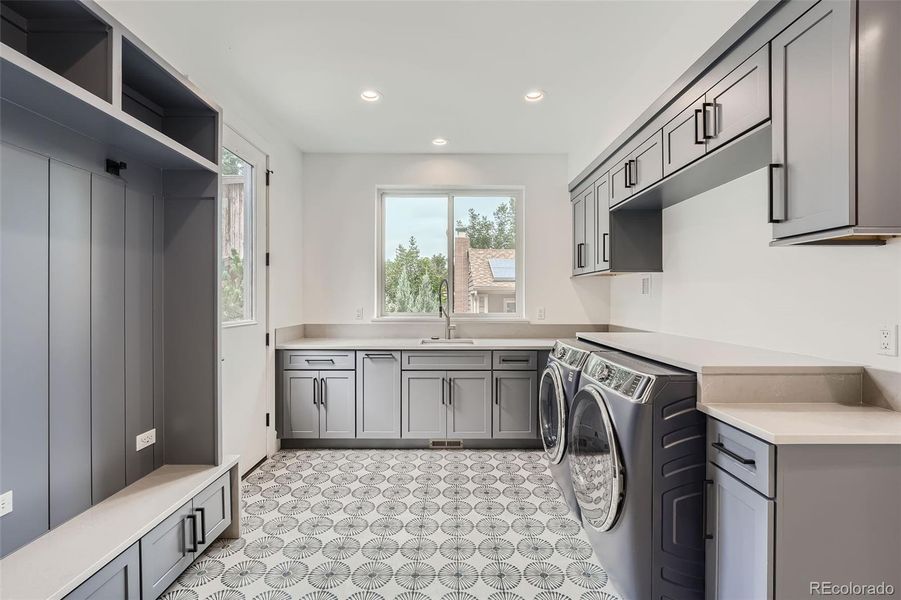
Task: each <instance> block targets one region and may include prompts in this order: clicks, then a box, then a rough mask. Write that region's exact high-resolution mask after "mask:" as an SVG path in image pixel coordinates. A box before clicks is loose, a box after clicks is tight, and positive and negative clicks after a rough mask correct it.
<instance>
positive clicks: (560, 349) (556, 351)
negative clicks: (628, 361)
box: [538, 340, 598, 518]
mask: <svg viewBox="0 0 901 600" xmlns="http://www.w3.org/2000/svg"><path fill="white" fill-rule="evenodd" d="M595 350H598V347H597V346H594V345H592V344H588V343H585V342H582V341H579V340H557V341H556V342H555V343H554V348H553V350H551V353H550V355H549V356H548V359H547V366H546V367H545V369H544V372H543V373H542V374H541V382H540V383H539V385H538V421H539V424H540V426H541V441H542V443H543V444H544V452H545V454H546V456H547V460H548V466H549V467H550V471H551V475H553V477H554V481H556V482H557V486H558V487H559V488H560V491H561V492H563V498H564V500H565V501H566V504H567V505H568V506H569V509H570V512H571V513H572V514H573V515H574V516H576V517H577V518H578V516H579V505H578V503H577V502H576V497H575V494H574V493H573V487H572V481H571V480H570V470H569V461H568V459H567V456H566V441H567V431H568V423H569V416H570V414H571V410H570V409H571V407H572V401H573V398H574V397H575V395H576V392H577V391H578V389H579V376H580V374H581V370H582V365H584V364H585V361H586V360H587V359H588V356H589V355H590V354H591V352H592V351H595Z"/></svg>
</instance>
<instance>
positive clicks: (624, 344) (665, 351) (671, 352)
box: [576, 332, 863, 375]
mask: <svg viewBox="0 0 901 600" xmlns="http://www.w3.org/2000/svg"><path fill="white" fill-rule="evenodd" d="M576 335H577V336H578V337H579V339H582V340H585V341H587V342H592V343H595V344H600V345H603V346H609V347H611V348H616V349H618V350H622V351H624V352H628V353H629V354H636V355H638V356H644V357H645V358H649V359H651V360H655V361H657V362H661V363H665V364H668V365H672V366H674V367H679V368H681V369H686V370H688V371H694V372H695V373H707V374H720V375H722V374H736V375H739V374H754V373H770V374H775V373H785V374H795V375H801V374H809V373H859V372H860V371H861V370H862V368H863V367H862V366H860V365H855V364H852V363H844V362H838V361H833V360H828V359H825V358H817V357H814V356H805V355H803V354H792V353H789V352H777V351H774V350H765V349H763V348H753V347H750V346H739V345H737V344H726V343H723V342H714V341H710V340H702V339H697V338H690V337H683V336H679V335H671V334H667V333H648V332H591V333H578V334H576Z"/></svg>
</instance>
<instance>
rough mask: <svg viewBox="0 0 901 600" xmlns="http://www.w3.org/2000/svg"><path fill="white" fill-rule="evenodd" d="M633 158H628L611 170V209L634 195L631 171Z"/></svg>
mask: <svg viewBox="0 0 901 600" xmlns="http://www.w3.org/2000/svg"><path fill="white" fill-rule="evenodd" d="M631 161H632V157H631V156H627V157H625V158H624V159H623V160H621V161H619V162H618V163H616V164H615V165H613V166H612V167H611V168H610V184H609V185H610V207H611V208H612V207H614V206H616V205H617V204H619V203H620V202H622V201H623V200H625V199H626V198H628V197H629V196H631V195H632V183H631V182H630V181H629V177H628V176H629V169H628V168H627V167H630V166H631Z"/></svg>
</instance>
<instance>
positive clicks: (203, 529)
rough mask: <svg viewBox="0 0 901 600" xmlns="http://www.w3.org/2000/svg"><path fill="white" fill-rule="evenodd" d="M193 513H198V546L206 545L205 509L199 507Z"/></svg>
mask: <svg viewBox="0 0 901 600" xmlns="http://www.w3.org/2000/svg"><path fill="white" fill-rule="evenodd" d="M194 512H198V513H200V541H199V542H198V544H206V509H205V508H203V507H202V506H201V507H200V508H195V509H194Z"/></svg>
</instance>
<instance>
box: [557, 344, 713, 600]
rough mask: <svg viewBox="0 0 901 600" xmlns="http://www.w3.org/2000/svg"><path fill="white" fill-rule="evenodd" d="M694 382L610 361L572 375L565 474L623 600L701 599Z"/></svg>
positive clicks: (687, 376) (700, 423)
mask: <svg viewBox="0 0 901 600" xmlns="http://www.w3.org/2000/svg"><path fill="white" fill-rule="evenodd" d="M696 386H697V383H696V377H695V374H694V373H690V372H687V371H682V370H680V369H675V368H672V367H668V366H665V365H661V364H658V363H654V362H650V361H647V360H644V359H639V358H636V357H633V356H630V355H626V354H622V353H619V352H608V353H596V354H592V355H591V356H590V357H589V358H588V359H587V360H586V363H585V365H584V366H583V370H582V377H581V384H580V389H579V391H578V393H577V394H576V397H575V401H574V406H573V413H572V426H571V428H570V433H569V465H570V471H571V481H572V485H573V490H574V494H575V496H576V500H577V502H578V504H579V507H580V511H581V518H582V524H583V527H584V529H585V532H586V534H587V536H588V539H589V541H590V542H591V545H592V547H593V549H594V552H595V554H596V556H597V558H598V561H599V562H600V564H601V565H602V566H603V567H604V568H605V569H606V570H607V574H608V575H609V577H610V580H611V582H612V583H613V585H614V587H615V588H616V589H617V590H619V592H620V593H621V594H622V597H623V598H624V600H651V599H653V600H663V599H667V600H703V598H704V539H703V533H702V527H701V524H702V521H703V517H702V514H703V512H704V508H703V499H704V478H705V450H706V448H705V440H706V430H705V419H704V415H703V414H701V413H700V412H699V411H698V410H697V408H696V406H695V395H696Z"/></svg>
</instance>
